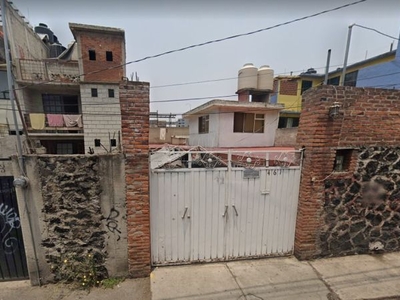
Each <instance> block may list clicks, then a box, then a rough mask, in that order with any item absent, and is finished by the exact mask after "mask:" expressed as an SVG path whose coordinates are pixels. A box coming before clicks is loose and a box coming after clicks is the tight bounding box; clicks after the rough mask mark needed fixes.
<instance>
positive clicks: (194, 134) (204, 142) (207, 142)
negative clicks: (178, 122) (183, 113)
mask: <svg viewBox="0 0 400 300" xmlns="http://www.w3.org/2000/svg"><path fill="white" fill-rule="evenodd" d="M199 117H201V116H200V115H196V116H194V117H190V118H188V120H189V145H190V146H203V147H218V138H219V120H220V115H219V114H218V111H213V112H211V113H210V114H209V128H208V133H199ZM232 126H233V125H232ZM232 128H233V127H232Z"/></svg>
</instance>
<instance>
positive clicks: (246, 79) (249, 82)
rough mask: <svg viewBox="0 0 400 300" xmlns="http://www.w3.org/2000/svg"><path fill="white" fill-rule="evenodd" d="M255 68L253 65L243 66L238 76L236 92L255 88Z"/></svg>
mask: <svg viewBox="0 0 400 300" xmlns="http://www.w3.org/2000/svg"><path fill="white" fill-rule="evenodd" d="M257 72H258V70H257V67H255V66H254V65H253V64H245V65H244V66H243V67H242V68H241V69H240V70H239V74H238V91H240V90H243V89H256V88H257Z"/></svg>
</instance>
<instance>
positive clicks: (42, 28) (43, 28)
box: [35, 23, 54, 44]
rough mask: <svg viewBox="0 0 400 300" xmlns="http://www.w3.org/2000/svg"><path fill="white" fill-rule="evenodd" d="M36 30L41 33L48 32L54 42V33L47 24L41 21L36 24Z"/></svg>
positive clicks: (51, 41) (50, 40)
mask: <svg viewBox="0 0 400 300" xmlns="http://www.w3.org/2000/svg"><path fill="white" fill-rule="evenodd" d="M35 32H36V33H41V34H47V36H48V37H49V42H50V44H52V43H54V33H53V31H52V30H51V29H50V28H49V27H48V26H47V25H46V24H44V23H39V25H38V26H35Z"/></svg>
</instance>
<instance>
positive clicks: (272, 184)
mask: <svg viewBox="0 0 400 300" xmlns="http://www.w3.org/2000/svg"><path fill="white" fill-rule="evenodd" d="M264 157H265V156H264ZM267 157H268V156H267ZM291 162H293V161H291ZM285 163H286V162H285ZM252 170H253V171H254V174H257V175H256V176H254V177H251V176H250V178H249V176H248V175H246V176H245V173H246V171H249V170H248V169H245V168H237V167H227V168H212V167H211V168H210V167H206V168H191V167H189V168H182V169H179V168H178V169H156V170H152V171H151V176H150V180H151V181H150V199H151V201H150V205H151V239H152V250H151V251H152V263H153V265H165V264H181V263H190V262H204V261H220V260H233V259H240V258H246V257H262V256H269V255H287V254H291V253H292V251H293V246H294V232H295V222H296V214H297V201H298V193H299V184H300V174H301V166H300V165H298V166H296V165H295V166H291V165H284V166H272V167H270V166H265V167H257V168H254V169H252ZM251 173H252V172H250V173H247V174H251Z"/></svg>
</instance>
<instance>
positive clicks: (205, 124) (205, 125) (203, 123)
mask: <svg viewBox="0 0 400 300" xmlns="http://www.w3.org/2000/svg"><path fill="white" fill-rule="evenodd" d="M209 124H210V116H209V115H206V116H202V117H199V133H208V131H209Z"/></svg>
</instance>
